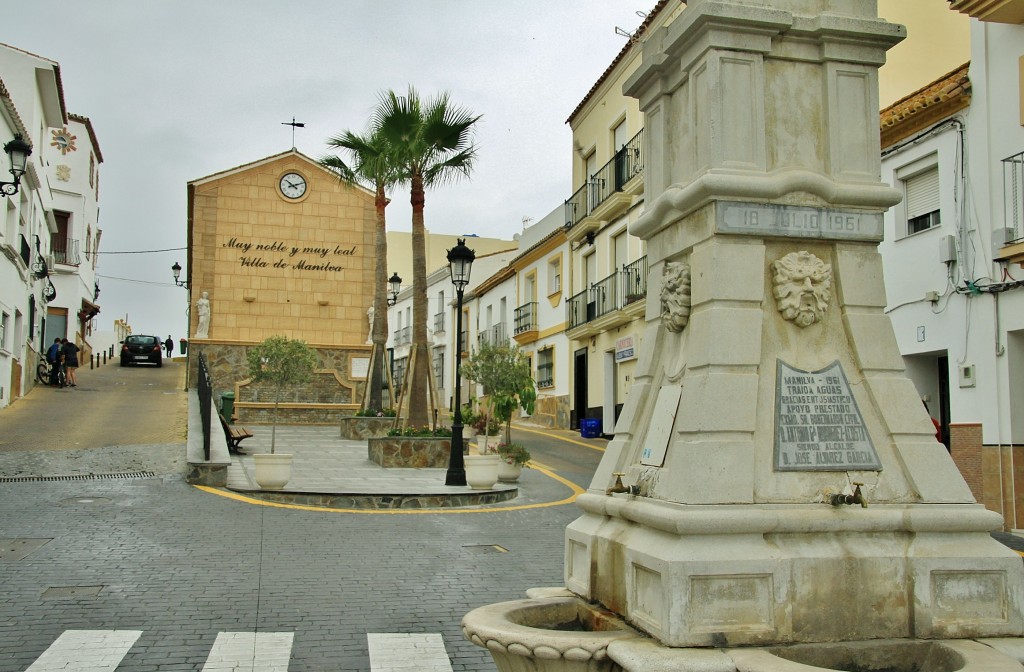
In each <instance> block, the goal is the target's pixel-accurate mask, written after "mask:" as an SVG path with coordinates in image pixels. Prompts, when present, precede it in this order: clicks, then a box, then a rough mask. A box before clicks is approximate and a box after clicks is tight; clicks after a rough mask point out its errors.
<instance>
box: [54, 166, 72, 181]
mask: <svg viewBox="0 0 1024 672" xmlns="http://www.w3.org/2000/svg"><path fill="white" fill-rule="evenodd" d="M57 179H58V180H60V181H61V182H67V181H68V180H70V179H71V166H69V165H67V164H65V163H61V164H58V165H57Z"/></svg>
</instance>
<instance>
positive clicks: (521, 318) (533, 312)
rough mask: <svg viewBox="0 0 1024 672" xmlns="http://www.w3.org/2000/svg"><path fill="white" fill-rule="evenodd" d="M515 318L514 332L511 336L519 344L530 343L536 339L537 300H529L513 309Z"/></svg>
mask: <svg viewBox="0 0 1024 672" xmlns="http://www.w3.org/2000/svg"><path fill="white" fill-rule="evenodd" d="M513 319H514V320H515V334H513V338H515V339H516V343H518V344H519V345H525V344H526V343H532V342H533V341H536V340H537V336H538V332H537V302H536V301H530V302H529V303H524V304H523V305H521V306H519V307H518V308H516V309H515V311H514V313H513Z"/></svg>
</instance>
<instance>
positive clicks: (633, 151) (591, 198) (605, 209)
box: [565, 129, 644, 242]
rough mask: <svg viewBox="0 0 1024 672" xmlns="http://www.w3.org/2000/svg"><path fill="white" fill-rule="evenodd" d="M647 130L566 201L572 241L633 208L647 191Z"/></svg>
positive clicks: (631, 141)
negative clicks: (644, 181)
mask: <svg viewBox="0 0 1024 672" xmlns="http://www.w3.org/2000/svg"><path fill="white" fill-rule="evenodd" d="M643 133H644V132H643V129H641V130H640V132H639V133H637V134H636V135H635V136H633V138H632V139H630V141H629V142H627V143H626V144H625V145H623V146H622V148H621V149H619V151H617V152H615V155H614V156H613V157H612V159H611V160H610V161H609V162H608V163H606V164H604V165H603V166H601V167H600V168H599V169H598V170H597V171H596V172H595V173H594V174H593V175H590V176H589V177H588V178H587V181H586V183H584V185H583V186H582V187H580V188H579V189H577V190H576V192H575V193H574V194H573V195H572V196H570V197H569V198H568V200H566V201H565V228H566V231H567V236H568V238H569V240H570V241H573V242H575V241H579V240H583V239H584V238H586V237H587V235H588V234H591V235H592V234H593V233H595V232H597V230H598V229H600V228H601V224H602V222H609V221H611V220H613V219H615V218H616V217H618V216H619V215H621V214H622V213H623V212H625V211H626V209H627V208H628V207H629V205H630V203H632V201H633V197H634V196H636V195H637V194H639V193H641V192H642V191H643V172H644V157H643Z"/></svg>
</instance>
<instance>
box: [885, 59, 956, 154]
mask: <svg viewBox="0 0 1024 672" xmlns="http://www.w3.org/2000/svg"><path fill="white" fill-rule="evenodd" d="M969 66H970V62H967V63H964V64H963V65H961V66H960V67H959V68H957V69H956V70H953V71H952V72H948V73H946V74H945V75H943V76H942V77H939V78H938V79H936V80H935V81H934V82H932V83H930V84H927V85H926V86H923V87H921V88H920V89H918V90H917V91H914V92H913V93H911V94H909V95H907V96H904V97H903V98H900V99H899V100H897V101H896V102H895V103H893V104H892V105H890V106H889V107H887V108H885V109H884V110H882V111H881V112H880V113H879V115H878V121H879V126H880V127H881V132H882V148H883V149H885V148H886V147H890V146H891V145H893V144H895V143H897V142H899V141H900V140H903V139H904V138H907V137H910V136H911V135H914V134H915V133H917V132H918V131H921V130H924V129H925V128H927V127H928V126H930V125H932V124H934V123H936V122H937V121H940V120H941V119H944V118H946V117H948V116H950V115H953V114H955V113H957V112H959V111H960V110H962V109H964V108H966V107H967V106H968V105H970V104H971V80H970V77H969V76H968V70H969Z"/></svg>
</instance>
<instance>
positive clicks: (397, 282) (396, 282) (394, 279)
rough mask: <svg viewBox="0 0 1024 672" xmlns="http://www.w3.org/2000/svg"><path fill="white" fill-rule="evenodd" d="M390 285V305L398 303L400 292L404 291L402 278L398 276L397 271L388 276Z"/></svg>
mask: <svg viewBox="0 0 1024 672" xmlns="http://www.w3.org/2000/svg"><path fill="white" fill-rule="evenodd" d="M388 285H390V287H391V289H390V290H388V293H389V294H391V297H390V298H389V299H388V305H389V306H393V305H395V304H396V303H398V293H399V292H400V291H402V279H401V278H400V277H398V273H397V272H395V273H392V274H391V277H390V278H388Z"/></svg>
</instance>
